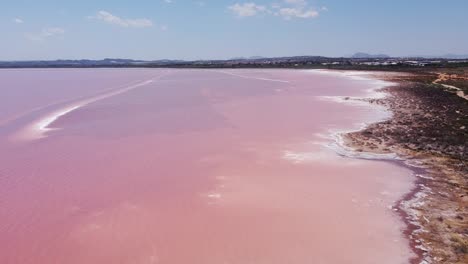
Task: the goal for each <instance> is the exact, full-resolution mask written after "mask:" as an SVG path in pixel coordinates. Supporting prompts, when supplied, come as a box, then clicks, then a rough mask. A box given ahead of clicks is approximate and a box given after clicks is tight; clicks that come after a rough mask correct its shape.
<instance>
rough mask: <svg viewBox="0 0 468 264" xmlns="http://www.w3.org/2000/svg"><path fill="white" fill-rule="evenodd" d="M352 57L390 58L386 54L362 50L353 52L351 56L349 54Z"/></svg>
mask: <svg viewBox="0 0 468 264" xmlns="http://www.w3.org/2000/svg"><path fill="white" fill-rule="evenodd" d="M351 58H353V59H387V58H390V56H388V55H386V54H375V55H374V54H368V53H364V52H358V53H355V54H354V55H353V56H351Z"/></svg>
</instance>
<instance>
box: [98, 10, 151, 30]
mask: <svg viewBox="0 0 468 264" xmlns="http://www.w3.org/2000/svg"><path fill="white" fill-rule="evenodd" d="M91 18H94V19H97V20H101V21H103V22H105V23H107V24H111V25H117V26H120V27H126V28H145V27H152V26H153V22H152V21H151V20H149V19H147V18H136V19H130V18H121V17H118V16H116V15H113V14H111V13H110V12H107V11H104V10H101V11H99V12H97V14H96V15H95V16H93V17H91Z"/></svg>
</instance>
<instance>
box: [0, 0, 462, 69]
mask: <svg viewBox="0 0 468 264" xmlns="http://www.w3.org/2000/svg"><path fill="white" fill-rule="evenodd" d="M467 14H468V1H466V0H450V1H446V0H445V1H443V0H392V1H390V0H388V1H386V0H382V1H379V0H247V1H242V0H232V1H231V0H226V1H224V0H193V1H192V0H139V1H135V0H134V1H131V0H100V1H95V0H80V1H72V0H69V1H68V0H67V1H64V0H41V1H37V0H1V5H0V32H1V33H2V34H1V35H2V39H1V40H0V60H28V59H59V58H61V59H65V58H66V59H81V58H88V59H101V58H134V59H148V60H151V59H166V58H169V59H215V58H219V59H225V58H232V57H239V56H257V55H258V56H293V55H324V56H344V55H351V54H353V53H355V52H358V51H363V52H368V53H386V54H389V55H395V56H404V55H441V54H447V53H455V54H468V15H467Z"/></svg>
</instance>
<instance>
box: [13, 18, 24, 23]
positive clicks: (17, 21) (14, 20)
mask: <svg viewBox="0 0 468 264" xmlns="http://www.w3.org/2000/svg"><path fill="white" fill-rule="evenodd" d="M13 22H14V23H16V24H23V23H24V21H23V19H21V18H19V17H17V18H14V19H13Z"/></svg>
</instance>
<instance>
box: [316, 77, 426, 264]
mask: <svg viewBox="0 0 468 264" xmlns="http://www.w3.org/2000/svg"><path fill="white" fill-rule="evenodd" d="M314 72H319V74H334V75H339V76H343V77H347V78H351V79H354V80H366V79H367V80H369V81H371V80H374V81H379V82H382V83H379V84H380V86H377V87H376V88H373V89H371V90H369V92H370V94H371V96H367V95H366V96H364V97H353V98H350V97H342V96H339V97H336V96H335V97H329V98H324V99H328V100H332V101H335V102H337V103H346V104H358V105H367V106H369V107H372V106H374V107H375V106H376V105H375V104H372V103H371V102H369V100H372V99H385V98H386V97H387V96H388V94H387V93H385V92H382V89H384V88H387V87H392V86H395V85H399V84H398V83H396V82H387V81H384V80H381V79H379V78H378V77H376V74H375V73H374V72H367V71H365V72H359V71H329V70H316V71H315V70H314ZM362 76H371V77H362ZM379 111H383V113H384V115H383V116H381V117H380V118H379V119H380V120H377V121H375V122H374V121H371V122H365V123H361V124H360V126H359V128H357V129H350V130H341V131H333V132H330V135H331V139H332V140H333V141H332V142H331V143H329V144H327V147H328V148H330V149H332V150H333V151H334V152H336V153H337V154H338V155H340V156H344V157H349V158H353V159H365V160H376V161H383V162H389V163H392V164H395V165H396V166H400V167H404V168H407V169H409V170H411V171H412V173H413V175H414V177H415V181H414V182H413V185H414V186H413V187H412V188H411V190H410V191H409V192H408V193H406V194H404V195H403V196H402V197H401V198H400V199H398V200H397V201H396V202H395V203H394V204H393V205H392V206H391V210H392V211H393V213H394V214H395V215H397V216H398V217H399V219H400V220H401V221H402V222H403V224H404V226H405V228H404V229H403V230H401V232H402V235H403V237H404V238H405V239H407V241H408V243H409V247H410V249H411V251H412V252H413V253H414V254H415V256H413V257H411V258H410V259H409V260H408V261H409V263H410V264H420V263H425V262H423V261H424V258H425V257H426V256H425V251H424V250H423V249H422V248H421V244H420V243H419V242H418V241H417V240H415V239H413V234H414V233H415V232H417V231H418V230H421V228H422V227H421V226H420V225H418V224H417V223H415V222H414V221H412V216H411V214H410V213H409V212H408V211H407V210H406V208H405V205H406V203H409V202H411V201H412V200H414V199H417V196H418V194H420V193H421V192H422V191H423V189H424V182H425V179H424V178H423V177H421V176H420V175H421V174H427V171H426V169H425V168H423V167H419V166H415V165H412V164H409V163H408V162H407V160H406V159H405V158H402V157H400V156H398V154H397V153H390V152H381V151H368V150H365V151H363V150H361V149H359V148H356V146H353V145H350V144H349V141H348V140H346V136H347V135H348V134H350V133H360V132H362V131H365V130H366V129H367V128H368V127H369V126H371V125H372V124H375V123H380V122H384V121H386V120H390V119H392V118H393V114H392V110H391V109H389V108H387V107H383V109H379ZM385 114H389V115H385ZM380 115H382V113H380Z"/></svg>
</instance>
